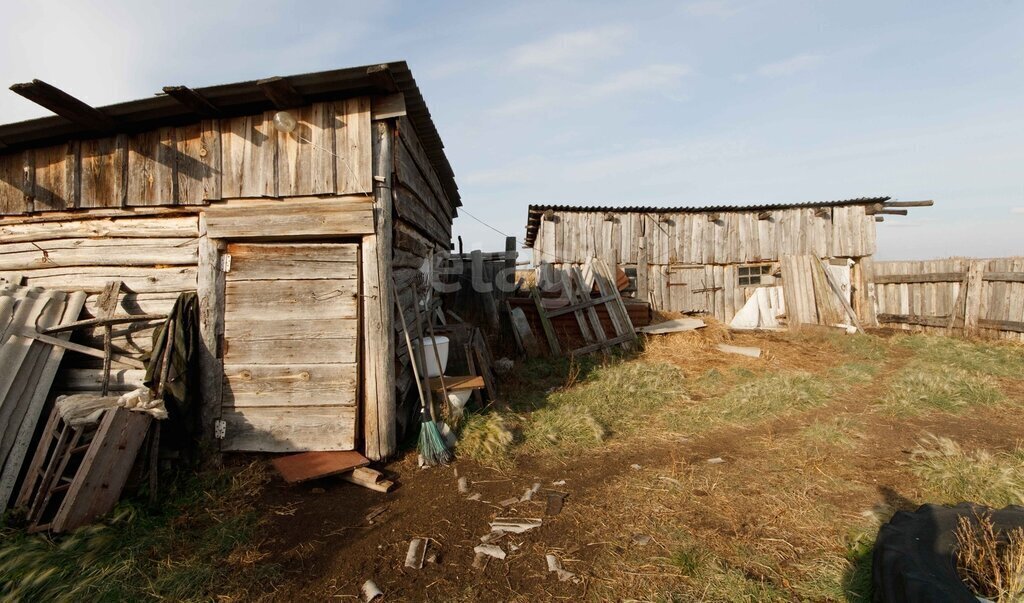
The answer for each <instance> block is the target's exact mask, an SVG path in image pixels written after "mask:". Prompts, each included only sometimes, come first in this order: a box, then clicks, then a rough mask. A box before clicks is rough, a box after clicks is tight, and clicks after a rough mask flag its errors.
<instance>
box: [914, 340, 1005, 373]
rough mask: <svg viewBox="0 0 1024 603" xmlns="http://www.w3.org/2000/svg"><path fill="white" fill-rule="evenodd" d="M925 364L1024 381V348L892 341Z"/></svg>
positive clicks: (987, 343)
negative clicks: (910, 351) (1023, 379)
mask: <svg viewBox="0 0 1024 603" xmlns="http://www.w3.org/2000/svg"><path fill="white" fill-rule="evenodd" d="M895 341H896V342H897V344H898V345H900V346H903V347H905V348H907V349H910V350H912V351H913V352H914V355H915V356H916V357H917V358H918V359H920V360H921V361H922V362H924V363H925V364H928V365H931V366H934V367H936V368H940V369H953V368H955V369H960V370H963V371H967V372H971V373H980V374H983V375H990V376H993V377H1009V378H1013V379H1021V378H1024V344H1021V343H1019V342H1001V341H984V342H982V341H969V340H964V339H957V338H955V337H942V336H938V335H910V336H907V337H900V338H898V339H896V340H895Z"/></svg>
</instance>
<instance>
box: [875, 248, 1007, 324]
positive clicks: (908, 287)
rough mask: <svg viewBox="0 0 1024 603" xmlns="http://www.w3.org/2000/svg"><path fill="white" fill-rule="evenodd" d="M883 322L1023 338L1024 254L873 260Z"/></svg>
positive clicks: (878, 310) (879, 317)
mask: <svg viewBox="0 0 1024 603" xmlns="http://www.w3.org/2000/svg"><path fill="white" fill-rule="evenodd" d="M870 274H871V278H870V281H871V283H872V285H871V286H872V287H873V289H874V297H875V311H876V317H877V320H878V323H879V325H881V326H891V327H901V328H907V329H909V328H920V329H923V330H925V331H933V332H942V333H966V334H970V335H977V336H981V337H991V338H998V339H1016V340H1024V257H1013V258H997V259H985V260H977V259H967V258H951V259H945V260H925V261H901V262H874V263H873V266H872V267H871V270H870Z"/></svg>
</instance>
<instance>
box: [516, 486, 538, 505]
mask: <svg viewBox="0 0 1024 603" xmlns="http://www.w3.org/2000/svg"><path fill="white" fill-rule="evenodd" d="M538 485H539V484H538ZM530 500H533V488H527V489H526V492H523V495H522V496H520V497H519V502H527V501H530Z"/></svg>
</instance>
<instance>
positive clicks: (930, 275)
mask: <svg viewBox="0 0 1024 603" xmlns="http://www.w3.org/2000/svg"><path fill="white" fill-rule="evenodd" d="M962 280H964V273H963V272H924V273H921V274H883V275H877V276H875V280H874V283H875V284H876V285H889V284H893V283H959V282H960V281H962Z"/></svg>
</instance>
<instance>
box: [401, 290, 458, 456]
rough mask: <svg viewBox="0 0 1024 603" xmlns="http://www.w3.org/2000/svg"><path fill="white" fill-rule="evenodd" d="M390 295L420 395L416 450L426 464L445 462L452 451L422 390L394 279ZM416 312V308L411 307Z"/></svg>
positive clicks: (428, 391) (417, 363) (416, 362)
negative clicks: (392, 298) (396, 308)
mask: <svg viewBox="0 0 1024 603" xmlns="http://www.w3.org/2000/svg"><path fill="white" fill-rule="evenodd" d="M391 291H392V295H393V296H394V298H395V304H396V305H397V306H398V319H399V320H400V321H401V323H402V333H404V334H405V348H406V350H407V351H408V352H409V362H410V364H412V376H413V380H414V381H415V382H416V391H417V392H418V393H419V395H420V420H421V422H420V440H419V445H418V446H417V450H418V451H419V453H420V456H421V457H423V461H424V462H425V463H427V464H428V465H439V464H447V463H448V462H449V461H451V460H452V453H451V451H449V450H448V446H447V445H446V444H445V443H444V438H442V437H441V432H440V431H439V430H438V429H437V421H436V418H435V417H434V405H433V404H430V403H428V401H427V396H428V395H430V390H429V389H428V390H427V392H426V394H424V392H423V384H422V382H421V381H420V370H419V362H418V361H417V359H416V350H415V349H414V348H413V345H412V338H410V337H409V325H408V324H407V323H406V322H405V311H404V310H402V302H401V301H399V299H398V291H397V289H396V287H395V283H394V281H392V283H391ZM413 311H414V312H416V311H417V310H416V308H413ZM422 344H423V338H422V336H421V337H420V345H421V347H422Z"/></svg>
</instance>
